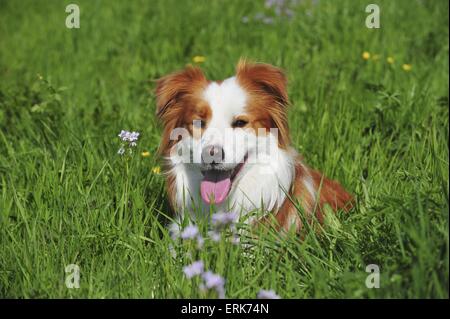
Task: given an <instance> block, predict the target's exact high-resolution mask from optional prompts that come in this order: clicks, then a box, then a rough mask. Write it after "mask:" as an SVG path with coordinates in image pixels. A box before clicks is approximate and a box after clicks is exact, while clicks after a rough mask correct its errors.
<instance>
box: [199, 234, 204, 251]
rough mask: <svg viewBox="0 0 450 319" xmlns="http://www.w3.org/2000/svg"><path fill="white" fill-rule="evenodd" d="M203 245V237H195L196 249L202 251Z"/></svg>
mask: <svg viewBox="0 0 450 319" xmlns="http://www.w3.org/2000/svg"><path fill="white" fill-rule="evenodd" d="M204 243H205V240H204V239H203V237H202V236H201V235H198V236H197V249H202V248H203V244H204Z"/></svg>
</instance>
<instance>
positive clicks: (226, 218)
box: [211, 212, 238, 228]
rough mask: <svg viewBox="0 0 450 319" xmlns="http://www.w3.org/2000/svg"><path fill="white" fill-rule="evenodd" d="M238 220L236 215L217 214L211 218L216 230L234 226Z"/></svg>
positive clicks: (230, 213)
mask: <svg viewBox="0 0 450 319" xmlns="http://www.w3.org/2000/svg"><path fill="white" fill-rule="evenodd" d="M237 219H238V214H236V213H232V212H229V213H216V214H214V215H212V217H211V223H212V224H213V226H214V227H216V228H223V227H226V226H228V225H233V224H234V223H235V222H236V220H237Z"/></svg>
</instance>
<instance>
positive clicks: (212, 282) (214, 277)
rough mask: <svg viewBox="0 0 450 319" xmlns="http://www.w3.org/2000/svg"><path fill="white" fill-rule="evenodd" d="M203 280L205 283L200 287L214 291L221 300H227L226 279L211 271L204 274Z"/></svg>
mask: <svg viewBox="0 0 450 319" xmlns="http://www.w3.org/2000/svg"><path fill="white" fill-rule="evenodd" d="M202 278H203V281H204V283H203V284H202V285H201V287H200V288H201V289H202V290H206V289H208V290H209V289H214V290H215V291H216V292H217V294H218V295H219V298H221V299H223V298H225V288H224V286H225V279H223V278H222V277H221V276H220V275H218V274H215V273H213V272H211V271H207V272H204V273H203V274H202Z"/></svg>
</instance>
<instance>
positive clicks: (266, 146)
mask: <svg viewBox="0 0 450 319" xmlns="http://www.w3.org/2000/svg"><path fill="white" fill-rule="evenodd" d="M156 104H157V116H158V117H159V118H160V120H161V121H162V123H163V125H164V132H163V136H162V141H161V144H160V153H161V154H162V156H164V158H165V165H164V171H165V173H166V176H167V180H166V182H167V190H168V194H169V199H170V202H171V206H172V208H173V209H174V211H175V212H176V213H178V214H179V215H181V216H183V215H184V214H186V213H189V214H190V215H191V216H193V217H195V216H198V214H209V213H210V212H211V208H212V209H213V211H215V212H227V211H234V212H238V213H239V214H240V215H241V216H244V215H249V216H250V215H251V214H250V213H251V212H256V211H258V212H260V213H259V214H261V212H263V215H258V216H257V217H255V216H253V217H249V218H248V219H247V220H248V221H249V222H250V223H254V222H255V221H259V222H267V220H269V219H271V220H274V221H276V222H277V224H278V227H281V228H283V229H286V230H288V229H290V227H295V228H296V229H297V231H298V230H300V228H301V226H302V222H301V218H300V215H299V210H298V209H297V208H296V206H297V207H298V205H300V207H301V209H302V210H303V211H304V212H305V213H306V214H307V215H309V216H312V215H313V214H315V215H316V216H317V218H318V219H319V221H321V220H322V219H323V208H324V205H326V204H328V205H329V206H330V207H331V208H332V209H333V210H334V211H337V210H340V209H342V210H345V211H347V210H348V209H349V208H350V207H351V206H352V202H353V199H352V196H351V195H349V194H348V193H347V192H346V191H345V190H344V188H343V187H342V186H341V185H340V184H339V183H337V182H335V181H332V180H330V179H328V178H326V177H324V176H323V175H322V174H321V173H320V172H318V171H316V170H313V169H311V168H309V167H308V166H306V165H305V164H304V163H303V161H302V158H301V157H300V156H299V155H298V154H297V152H296V151H295V150H294V149H293V148H292V147H291V146H290V138H289V129H288V120H287V106H288V104H289V101H288V95H287V91H286V77H285V75H284V73H283V72H282V71H281V70H280V69H278V68H276V67H274V66H271V65H268V64H262V63H248V62H246V61H245V60H241V61H240V62H239V63H238V65H237V69H236V75H235V76H233V77H230V78H228V79H226V80H223V81H209V80H207V79H206V77H205V75H204V74H203V73H202V71H201V70H200V69H199V68H197V67H192V66H189V67H187V68H186V69H184V70H182V71H180V72H176V73H172V74H169V75H167V76H165V77H163V78H161V79H159V80H158V82H157V87H156ZM212 206H213V207H212ZM270 214H271V216H272V218H270V217H271V216H270Z"/></svg>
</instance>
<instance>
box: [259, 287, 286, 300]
mask: <svg viewBox="0 0 450 319" xmlns="http://www.w3.org/2000/svg"><path fill="white" fill-rule="evenodd" d="M257 298H258V299H281V297H280V296H278V295H277V294H276V293H275V291H273V290H264V289H261V290H260V291H259V292H258V296H257Z"/></svg>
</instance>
